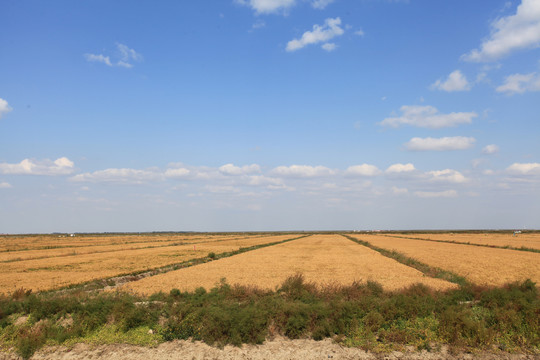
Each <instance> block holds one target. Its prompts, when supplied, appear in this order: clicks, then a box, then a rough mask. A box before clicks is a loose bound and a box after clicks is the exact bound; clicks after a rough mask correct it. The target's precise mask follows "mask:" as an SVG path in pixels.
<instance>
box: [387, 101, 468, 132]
mask: <svg viewBox="0 0 540 360" xmlns="http://www.w3.org/2000/svg"><path fill="white" fill-rule="evenodd" d="M400 110H401V112H402V113H403V115H402V116H400V117H391V118H386V119H384V120H383V121H381V122H380V123H379V124H380V125H382V126H390V127H393V128H397V127H399V126H401V125H410V126H416V127H423V128H431V129H439V128H443V127H452V126H456V125H459V124H470V123H471V122H472V119H473V118H475V117H477V116H478V115H477V114H476V113H475V112H459V113H455V112H453V113H450V114H439V110H437V109H436V108H435V107H433V106H429V105H428V106H418V105H403V106H402V107H401V108H400Z"/></svg>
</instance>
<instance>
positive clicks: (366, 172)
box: [345, 164, 381, 176]
mask: <svg viewBox="0 0 540 360" xmlns="http://www.w3.org/2000/svg"><path fill="white" fill-rule="evenodd" d="M345 173H346V174H347V175H353V176H376V175H379V174H380V173H381V170H379V168H378V167H376V166H375V165H370V164H362V165H353V166H349V167H348V168H347V170H346V171H345Z"/></svg>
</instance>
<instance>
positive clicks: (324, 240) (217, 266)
mask: <svg viewBox="0 0 540 360" xmlns="http://www.w3.org/2000/svg"><path fill="white" fill-rule="evenodd" d="M297 273H302V274H303V275H304V277H305V278H306V280H307V281H312V282H315V283H317V284H320V285H323V284H342V285H350V284H351V283H352V282H354V281H367V280H374V281H377V282H379V283H381V284H382V286H383V287H384V288H386V289H399V288H403V287H406V286H409V285H411V284H414V283H423V284H426V285H428V286H430V287H433V288H436V289H449V288H454V287H456V285H455V284H452V283H449V282H446V281H444V280H440V279H433V278H429V277H425V276H423V274H422V273H421V272H420V271H418V270H415V269H412V268H410V267H408V266H405V265H403V264H400V263H398V262H396V261H394V260H392V259H389V258H387V257H384V256H382V255H380V254H379V253H378V252H376V251H373V250H371V249H369V248H367V247H364V246H361V245H359V244H356V243H354V242H352V241H350V240H347V239H345V238H343V237H342V236H340V235H315V236H309V237H306V238H302V239H298V240H294V241H291V242H288V243H285V244H279V245H274V246H271V247H267V248H264V249H258V250H254V251H250V252H248V253H243V254H240V255H236V256H232V257H229V258H225V259H220V260H218V261H213V262H210V263H205V264H201V265H196V266H193V267H189V268H185V269H180V270H176V271H171V272H168V273H166V274H161V275H156V276H153V277H152V278H146V279H142V280H139V281H135V282H132V283H129V284H126V285H125V286H124V287H122V288H121V289H123V290H126V291H130V292H135V293H141V294H143V293H144V294H151V293H154V292H158V291H165V292H168V291H170V290H171V289H173V288H178V289H180V290H182V291H191V290H194V289H196V288H198V287H201V286H202V287H204V288H207V289H208V288H211V287H213V286H214V285H215V284H217V283H219V281H220V280H221V279H222V278H226V280H227V282H228V283H230V284H241V285H254V286H258V287H260V288H265V289H274V288H275V287H276V286H279V285H280V284H281V283H282V282H283V281H284V280H285V279H286V278H287V277H289V276H291V275H295V274H297Z"/></svg>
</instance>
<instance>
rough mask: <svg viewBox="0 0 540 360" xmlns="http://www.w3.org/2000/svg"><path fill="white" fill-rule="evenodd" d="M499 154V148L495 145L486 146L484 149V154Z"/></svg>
mask: <svg viewBox="0 0 540 360" xmlns="http://www.w3.org/2000/svg"><path fill="white" fill-rule="evenodd" d="M498 152H499V147H498V146H497V145H495V144H491V145H486V146H484V148H483V149H482V154H486V155H491V154H495V153H498Z"/></svg>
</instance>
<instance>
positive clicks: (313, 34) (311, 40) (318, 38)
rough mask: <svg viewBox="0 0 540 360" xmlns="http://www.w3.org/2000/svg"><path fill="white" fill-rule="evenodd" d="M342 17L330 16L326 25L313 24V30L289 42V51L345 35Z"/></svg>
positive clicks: (325, 22)
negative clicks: (333, 17)
mask: <svg viewBox="0 0 540 360" xmlns="http://www.w3.org/2000/svg"><path fill="white" fill-rule="evenodd" d="M340 25H341V19H340V18H339V17H337V18H335V19H332V18H328V19H326V20H325V21H324V25H322V26H321V25H313V31H306V32H305V33H304V34H303V35H302V37H301V38H300V39H294V40H291V41H289V42H288V43H287V48H286V50H287V51H296V50H299V49H301V48H303V47H304V46H307V45H310V44H317V43H320V42H327V41H328V40H330V39H332V38H334V37H336V36H340V35H343V33H344V32H345V31H344V30H343V29H342V28H341V27H340Z"/></svg>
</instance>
